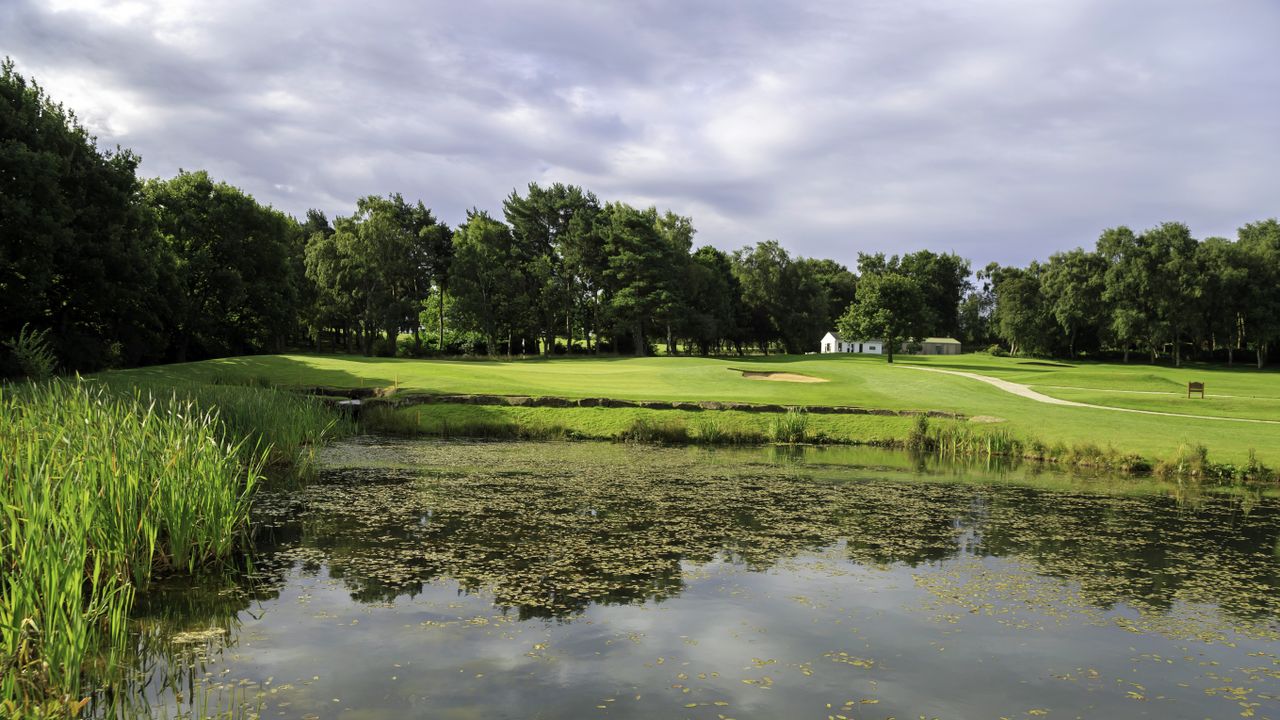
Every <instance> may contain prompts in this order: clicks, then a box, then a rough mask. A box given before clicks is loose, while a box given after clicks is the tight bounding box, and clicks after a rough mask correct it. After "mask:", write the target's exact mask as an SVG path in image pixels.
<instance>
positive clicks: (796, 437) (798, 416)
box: [769, 409, 809, 445]
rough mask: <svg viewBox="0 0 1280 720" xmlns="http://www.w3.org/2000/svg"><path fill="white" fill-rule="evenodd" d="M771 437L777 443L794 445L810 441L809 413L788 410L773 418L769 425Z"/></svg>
mask: <svg viewBox="0 0 1280 720" xmlns="http://www.w3.org/2000/svg"><path fill="white" fill-rule="evenodd" d="M769 437H770V438H771V439H772V440H773V441H774V442H777V443H784V444H787V445H794V444H796V443H802V442H805V441H807V440H808V439H809V413H807V412H805V411H804V410H796V409H792V410H788V411H786V412H785V413H782V414H780V415H775V416H773V419H772V420H771V421H770V423H769Z"/></svg>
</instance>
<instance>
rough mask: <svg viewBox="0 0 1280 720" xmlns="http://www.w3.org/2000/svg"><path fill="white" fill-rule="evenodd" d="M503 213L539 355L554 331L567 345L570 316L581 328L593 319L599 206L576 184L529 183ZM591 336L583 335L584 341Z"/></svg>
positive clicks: (599, 269) (599, 270)
mask: <svg viewBox="0 0 1280 720" xmlns="http://www.w3.org/2000/svg"><path fill="white" fill-rule="evenodd" d="M502 210H503V214H504V216H505V217H506V220H507V222H508V223H509V224H510V225H511V232H512V236H513V237H514V238H515V241H516V246H517V248H518V254H519V257H520V267H521V273H522V276H523V278H524V282H525V283H526V285H527V287H528V289H529V292H530V298H531V301H532V308H531V309H532V316H533V319H534V322H535V324H536V325H537V328H536V331H537V334H538V335H539V336H540V337H541V338H542V341H543V350H544V352H546V353H550V352H551V351H552V347H553V345H554V342H555V336H556V332H557V330H558V329H563V330H564V331H565V335H566V339H567V340H568V341H569V343H570V344H572V343H573V336H574V320H575V317H576V318H578V319H581V320H584V323H583V324H584V325H586V324H593V325H594V322H595V320H597V319H598V308H597V307H596V304H597V303H598V302H599V297H598V293H599V290H600V288H601V286H602V284H603V280H604V258H603V255H602V253H601V247H602V241H601V239H600V235H599V233H598V231H597V222H598V217H599V215H600V204H599V201H598V200H596V197H595V195H593V194H591V193H590V192H586V191H583V190H582V188H580V187H577V186H575V185H564V184H561V183H555V184H554V185H551V186H550V187H547V188H543V187H540V186H539V185H538V184H537V183H530V184H529V187H528V190H527V191H526V193H525V196H524V197H521V196H520V195H519V194H517V193H516V192H515V191H512V193H511V195H510V196H508V197H507V199H506V200H505V201H503V204H502ZM592 330H594V327H593V328H592ZM590 332H591V331H585V332H584V334H586V335H587V338H588V342H590Z"/></svg>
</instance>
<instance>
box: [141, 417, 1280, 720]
mask: <svg viewBox="0 0 1280 720" xmlns="http://www.w3.org/2000/svg"><path fill="white" fill-rule="evenodd" d="M322 461H323V465H324V468H325V469H324V470H323V471H322V473H321V475H320V478H319V481H318V482H316V483H315V484H313V485H311V486H309V487H307V488H304V489H302V490H296V491H292V492H278V493H271V494H268V495H267V496H265V497H264V498H263V499H262V501H261V502H260V503H259V505H258V509H257V513H258V519H259V521H260V522H261V523H262V527H263V530H262V532H261V533H260V535H259V538H258V539H259V545H260V547H259V549H258V551H257V553H256V554H255V557H254V561H253V569H252V571H251V572H248V573H246V574H241V575H239V576H237V577H230V578H214V579H210V578H206V579H203V580H202V581H201V582H200V583H199V584H198V585H185V586H183V585H169V586H161V587H159V588H158V589H156V590H155V591H154V592H150V593H148V594H147V595H145V596H143V597H142V598H141V599H140V603H139V611H138V617H137V628H138V631H137V632H138V635H137V638H138V642H137V647H138V658H137V662H136V667H137V670H136V673H135V674H134V677H133V678H132V683H131V684H130V685H129V686H128V687H127V688H124V687H122V688H121V690H120V692H121V693H122V695H128V696H129V697H130V698H131V699H132V700H133V701H135V702H134V707H135V708H137V707H140V708H142V709H143V711H144V712H146V713H150V714H152V715H154V716H157V717H161V716H168V717H173V716H175V715H178V714H183V713H189V712H191V711H192V709H193V708H194V709H195V711H196V714H197V715H199V714H200V713H201V712H214V711H216V710H227V709H231V710H234V711H236V712H237V714H239V715H242V716H254V715H260V716H261V717H263V718H271V717H282V718H351V719H357V718H358V719H361V720H367V719H374V718H406V717H431V718H708V719H716V720H721V719H723V718H739V719H745V718H858V719H859V720H861V719H863V718H899V719H905V718H1033V717H1047V718H1131V717H1132V718H1139V717H1151V718H1235V717H1256V718H1280V699H1278V698H1280V642H1277V640H1278V639H1280V501H1277V500H1276V499H1275V498H1274V497H1268V496H1263V495H1259V494H1255V493H1250V492H1245V491H1239V492H1234V493H1224V494H1205V493H1196V492H1184V491H1181V490H1180V489H1179V488H1178V487H1177V486H1161V485H1156V484H1152V483H1144V482H1139V481H1134V480H1124V479H1112V478H1094V479H1087V478H1075V477H1070V476H1066V475H1057V474H1053V473H1040V474H1037V473H1035V472H1033V471H1030V470H1013V471H1010V470H992V469H983V468H973V467H960V466H954V465H947V464H940V463H916V462H915V461H912V460H911V459H909V458H908V457H907V456H905V455H903V454H899V453H892V452H887V451H883V452H882V451H875V450H865V449H864V450H856V449H849V448H843V449H842V448H834V449H818V448H810V449H803V450H796V451H777V450H773V449H750V450H706V449H692V448H653V447H632V446H625V445H611V444H594V443H456V442H455V443H445V442H430V441H399V440H386V439H378V438H364V439H359V440H355V441H352V442H348V443H344V444H340V445H337V446H334V447H332V448H330V449H328V450H326V451H325V454H324V456H323V458H322Z"/></svg>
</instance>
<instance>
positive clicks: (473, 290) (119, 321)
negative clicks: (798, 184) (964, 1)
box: [0, 61, 1280, 374]
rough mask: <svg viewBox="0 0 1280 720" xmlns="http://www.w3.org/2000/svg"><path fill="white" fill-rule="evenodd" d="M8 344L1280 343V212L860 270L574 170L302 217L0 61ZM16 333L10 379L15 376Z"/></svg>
mask: <svg viewBox="0 0 1280 720" xmlns="http://www.w3.org/2000/svg"><path fill="white" fill-rule="evenodd" d="M0 97H2V98H3V102H2V103H0V138H2V139H3V140H4V142H3V143H0V310H2V312H0V339H5V338H13V337H19V336H22V335H23V333H24V332H27V331H29V330H32V329H34V330H47V331H49V338H50V340H51V342H52V345H53V348H52V349H53V351H54V354H55V355H56V357H57V359H58V362H59V363H60V364H61V366H62V367H63V368H65V369H68V370H94V369H99V368H103V367H113V366H114V367H119V366H132V365H141V364H148V363H156V362H168V361H183V360H190V359H199V358H207V357H217V356H227V355H238V354H249V353H257V352H276V351H280V350H283V349H285V348H290V347H295V348H296V347H308V348H313V349H329V350H343V351H348V352H360V353H364V354H366V355H393V354H399V355H408V356H422V355H432V354H479V355H485V354H488V355H515V354H539V353H541V354H559V353H628V354H647V353H651V352H654V351H655V350H656V349H657V348H658V347H662V348H664V349H665V351H666V352H669V353H670V352H686V353H698V354H703V355H708V354H721V353H744V352H749V351H750V352H764V353H768V352H772V351H779V352H786V353H801V352H806V351H811V350H815V349H816V348H817V343H818V339H819V338H820V337H821V336H822V335H823V334H824V333H825V332H827V331H828V330H831V329H832V328H837V327H838V328H839V329H840V330H841V331H843V332H845V333H847V334H849V335H851V336H856V337H861V338H871V337H876V338H883V339H885V340H886V345H887V346H889V347H890V348H891V349H892V348H893V347H896V346H897V345H898V344H899V343H900V342H901V341H905V340H910V339H913V338H920V337H923V336H925V335H954V336H957V337H960V338H961V339H962V340H964V341H965V342H966V344H968V345H969V346H970V347H980V348H985V347H987V346H989V345H992V344H996V343H1003V346H1004V347H1007V348H1008V350H1011V351H1013V352H1016V353H1019V354H1046V355H1073V356H1074V355H1080V354H1090V355H1098V354H1101V353H1108V352H1115V353H1122V354H1123V355H1124V356H1125V357H1126V359H1127V356H1128V354H1129V353H1130V352H1131V351H1141V352H1144V353H1150V354H1151V355H1152V356H1155V355H1158V354H1161V353H1171V354H1172V356H1173V357H1174V358H1175V359H1176V360H1178V361H1180V360H1181V358H1182V357H1183V355H1184V353H1187V352H1194V353H1202V354H1211V353H1214V352H1219V351H1223V350H1225V352H1226V353H1228V355H1230V354H1231V353H1234V352H1235V351H1238V350H1243V349H1245V348H1250V349H1253V350H1256V352H1257V359H1258V362H1259V363H1261V362H1263V361H1264V360H1265V356H1266V354H1267V349H1268V348H1269V347H1270V346H1272V345H1273V344H1274V341H1275V340H1276V338H1277V336H1280V325H1278V324H1277V321H1276V320H1275V318H1278V317H1280V298H1277V287H1280V282H1278V280H1280V277H1277V266H1278V263H1277V258H1278V257H1280V228H1278V227H1277V223H1276V221H1275V220H1269V221H1265V222H1260V223H1254V224H1252V225H1247V226H1245V227H1244V228H1242V229H1241V231H1240V237H1239V239H1238V240H1237V241H1235V242H1231V241H1227V240H1223V239H1220V238H1210V239H1208V240H1204V241H1197V240H1195V239H1194V238H1192V237H1191V235H1190V232H1189V231H1188V230H1187V228H1186V227H1185V226H1182V225H1179V224H1176V223H1171V224H1166V225H1163V226H1161V227H1159V228H1156V229H1153V230H1149V231H1147V232H1144V233H1141V234H1135V233H1133V232H1131V231H1129V230H1127V229H1125V228H1117V229H1114V230H1108V231H1107V232H1106V233H1104V234H1103V236H1102V238H1100V239H1099V241H1098V244H1097V248H1096V249H1095V250H1093V251H1084V250H1075V251H1071V252H1068V253H1059V254H1057V255H1054V256H1052V257H1051V258H1050V259H1049V261H1048V262H1047V263H1032V264H1030V265H1029V266H1028V267H1026V268H1015V267H1001V266H998V265H995V264H992V265H988V266H987V267H986V268H984V269H982V270H980V271H978V272H977V273H976V275H975V274H974V273H973V272H972V270H971V267H970V263H969V261H968V260H966V259H964V258H961V257H959V256H957V255H955V254H954V253H941V254H940V253H934V252H931V251H927V250H924V251H919V252H914V253H907V254H903V255H893V256H886V255H884V254H878V253H877V254H866V253H863V254H859V256H858V268H857V269H858V273H856V274H855V273H854V272H853V271H851V270H850V269H849V268H847V267H845V266H843V265H841V264H840V263H837V262H835V261H832V260H828V259H817V258H805V257H798V256H794V255H792V254H791V253H789V252H788V251H787V250H786V249H785V248H784V247H783V246H782V245H781V244H779V243H778V242H776V241H774V240H767V241H762V242H758V243H755V244H752V245H748V246H746V247H743V248H741V249H739V250H737V251H734V252H725V251H723V250H720V249H717V248H715V247H712V246H709V245H703V246H697V245H696V243H695V235H696V231H695V228H694V225H693V221H692V220H691V219H690V218H688V217H684V216H680V215H678V214H676V213H673V212H670V211H659V210H658V209H657V208H654V207H648V208H640V207H634V206H632V205H629V204H627V203H624V202H617V201H602V200H601V199H600V198H598V197H597V196H596V195H595V194H594V193H592V192H591V191H589V190H587V189H584V188H580V187H576V186H572V185H563V184H559V183H556V184H551V185H548V186H542V185H538V184H530V185H529V186H528V187H527V188H526V189H524V190H523V191H522V192H521V191H514V190H513V191H512V192H511V194H510V195H509V196H507V197H506V199H505V200H504V201H503V203H502V210H501V214H500V216H494V215H491V214H489V213H487V212H485V211H482V210H478V209H473V210H471V211H470V212H468V213H467V216H466V219H465V221H464V222H462V223H461V224H459V225H458V226H457V227H449V226H448V225H447V224H445V223H443V222H441V221H440V220H439V219H438V218H437V217H436V216H435V215H434V213H433V212H432V211H431V210H430V208H428V207H427V206H426V205H425V204H424V203H422V202H421V201H414V202H410V201H408V200H406V199H405V198H404V197H402V196H401V195H399V194H394V193H393V194H389V195H386V196H369V197H365V198H361V199H360V200H358V201H357V202H356V204H355V208H354V211H353V212H352V213H351V214H350V215H346V216H340V217H335V218H333V219H332V220H330V219H329V218H328V217H327V216H326V215H325V214H324V213H323V212H321V211H318V210H310V211H308V212H307V213H306V215H305V217H304V218H301V219H297V218H294V217H291V216H289V215H288V214H286V213H283V212H280V211H278V210H276V209H274V208H271V207H269V206H265V205H262V204H261V203H258V202H257V201H256V200H254V198H253V197H252V196H251V195H249V194H248V193H246V192H244V191H243V190H241V189H239V188H236V187H234V186H231V185H229V184H227V183H225V182H220V181H217V180H216V179H214V178H211V177H210V176H209V175H208V173H206V172H203V171H197V172H179V174H178V175H177V176H176V177H172V178H167V179H147V180H143V179H139V178H138V177H137V173H136V171H137V166H138V158H137V156H136V155H134V154H133V153H131V152H130V151H128V150H119V149H117V150H115V151H106V150H102V149H100V148H99V147H98V146H97V144H96V141H95V140H94V138H93V137H91V136H90V134H89V133H88V132H87V131H86V130H85V129H84V128H83V127H82V126H81V125H80V124H79V122H78V121H77V120H76V118H75V115H74V113H73V112H71V111H70V110H67V109H66V108H64V107H63V106H61V105H59V104H57V103H55V102H53V101H52V100H51V99H49V98H48V96H47V95H46V94H45V92H44V91H43V90H42V89H41V88H40V87H39V86H37V85H36V84H35V83H33V82H31V81H28V80H27V79H25V78H23V77H22V76H20V75H19V74H18V73H17V72H16V71H15V69H14V67H13V64H12V63H11V62H8V61H6V62H5V63H4V65H3V68H2V70H0ZM14 365H15V357H14V353H12V352H10V353H8V354H5V351H4V350H0V373H9V374H12V373H13V372H14Z"/></svg>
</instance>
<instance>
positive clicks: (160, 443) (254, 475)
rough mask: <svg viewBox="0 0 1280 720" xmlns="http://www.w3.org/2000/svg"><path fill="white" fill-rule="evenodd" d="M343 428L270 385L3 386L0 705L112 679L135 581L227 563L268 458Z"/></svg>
mask: <svg viewBox="0 0 1280 720" xmlns="http://www.w3.org/2000/svg"><path fill="white" fill-rule="evenodd" d="M336 429H337V424H336V420H335V418H334V416H333V415H332V414H330V413H328V411H326V410H325V409H324V408H323V407H322V406H321V405H320V404H319V403H316V402H315V401H312V400H309V399H307V398H304V397H300V396H298V395H296V394H292V393H286V392H281V391H275V390H264V389H254V388H240V387H214V386H198V385H197V386H189V387H185V388H183V389H182V390H180V391H178V390H174V389H173V388H172V387H165V386H163V385H160V384H157V383H149V384H146V386H144V387H135V386H134V385H133V384H132V383H129V382H127V381H125V380H124V379H119V380H116V381H113V382H110V383H90V382H85V381H54V382H52V383H49V384H45V385H39V386H22V387H11V388H4V389H0V507H2V508H3V514H0V577H2V578H3V579H2V581H0V627H3V629H4V634H3V644H2V645H0V664H2V665H3V670H4V672H3V679H2V680H0V710H2V711H3V712H0V715H4V716H6V717H65V716H69V715H73V714H74V713H75V712H76V710H77V707H78V706H79V704H80V703H81V702H83V700H84V698H85V695H86V694H87V690H86V687H87V684H89V683H96V682H102V681H105V680H108V679H109V675H110V672H111V669H112V668H113V667H114V665H115V663H114V660H115V655H116V650H117V649H118V648H119V647H120V643H121V642H122V641H123V640H124V639H125V630H126V622H127V618H128V614H129V609H130V607H131V606H132V603H133V599H134V595H135V593H136V592H137V591H138V590H139V589H141V588H143V587H145V586H146V584H147V583H148V582H149V581H150V580H151V579H152V578H153V577H154V576H155V575H157V574H166V573H181V572H190V571H192V570H194V569H195V568H197V567H200V566H205V565H208V564H210V563H218V562H223V561H225V560H227V559H228V558H229V557H230V556H231V555H232V553H233V552H234V551H235V550H236V549H237V547H238V546H239V543H240V540H241V538H242V537H243V532H244V530H245V529H246V528H247V523H248V512H249V505H250V502H251V500H252V496H253V492H254V489H255V488H256V487H257V486H258V485H259V484H260V483H261V482H262V480H263V476H264V471H265V470H266V469H267V468H268V467H270V466H275V467H277V468H285V467H291V466H292V463H294V462H296V461H298V460H299V459H302V460H303V461H304V462H305V457H306V454H305V448H306V447H307V446H308V445H309V444H311V443H315V442H317V441H319V440H321V439H323V438H324V437H326V436H328V435H329V434H332V433H333V432H335V430H336Z"/></svg>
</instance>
